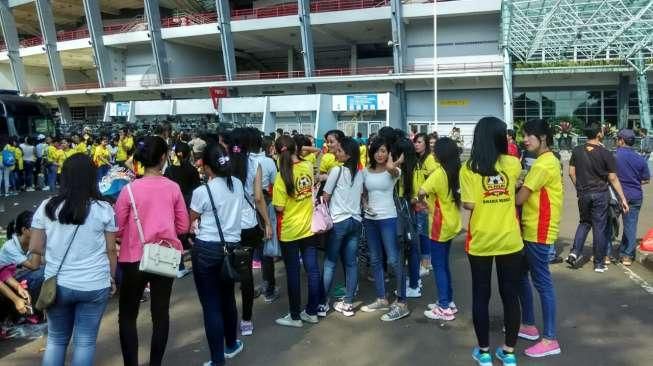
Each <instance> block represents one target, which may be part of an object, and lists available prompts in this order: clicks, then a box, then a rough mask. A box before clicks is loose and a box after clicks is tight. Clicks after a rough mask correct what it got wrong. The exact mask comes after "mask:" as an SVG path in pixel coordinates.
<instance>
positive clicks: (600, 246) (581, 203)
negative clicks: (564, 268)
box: [571, 191, 610, 266]
mask: <svg viewBox="0 0 653 366" xmlns="http://www.w3.org/2000/svg"><path fill="white" fill-rule="evenodd" d="M609 198H610V194H609V193H608V191H605V192H590V193H581V194H580V196H579V197H578V211H579V214H580V223H579V224H578V228H577V229H576V235H575V237H574V246H573V248H572V249H571V252H572V253H574V254H576V255H577V256H580V255H582V254H583V247H584V246H585V239H587V234H589V232H590V229H592V237H593V242H592V246H593V248H592V250H593V252H594V265H595V266H597V265H602V264H603V259H604V258H605V255H606V252H607V247H608V245H607V244H608V238H607V237H606V236H605V233H606V228H605V227H606V225H607V224H608V200H609Z"/></svg>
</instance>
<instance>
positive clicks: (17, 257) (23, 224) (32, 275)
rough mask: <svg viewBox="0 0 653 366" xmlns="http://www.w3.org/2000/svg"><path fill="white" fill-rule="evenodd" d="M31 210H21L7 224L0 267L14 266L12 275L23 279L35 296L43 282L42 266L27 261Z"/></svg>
mask: <svg viewBox="0 0 653 366" xmlns="http://www.w3.org/2000/svg"><path fill="white" fill-rule="evenodd" d="M33 214H34V213H33V212H32V211H23V212H21V213H20V214H18V216H16V219H14V220H13V221H11V222H10V223H9V225H7V241H6V242H5V243H4V245H3V246H2V248H1V249H0V267H6V266H9V265H14V266H16V274H15V276H14V277H16V279H18V281H23V280H25V281H26V282H27V287H28V289H29V291H30V294H31V295H32V297H34V298H36V297H37V296H38V294H39V292H40V291H41V284H42V283H43V267H42V266H34V265H32V263H31V262H30V261H29V257H30V252H29V240H30V234H31V230H30V229H31V227H32V215H33Z"/></svg>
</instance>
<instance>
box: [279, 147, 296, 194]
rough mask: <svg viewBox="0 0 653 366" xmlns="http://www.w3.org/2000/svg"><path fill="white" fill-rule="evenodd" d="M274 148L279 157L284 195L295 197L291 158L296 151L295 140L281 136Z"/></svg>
mask: <svg viewBox="0 0 653 366" xmlns="http://www.w3.org/2000/svg"><path fill="white" fill-rule="evenodd" d="M274 148H275V149H276V150H277V155H278V156H279V174H281V179H282V180H283V183H284V184H285V185H286V193H287V194H288V196H290V197H292V196H294V195H295V178H294V176H293V172H292V166H293V161H292V156H293V155H294V154H295V153H296V151H297V146H296V145H295V140H293V139H292V137H290V136H285V135H284V136H281V137H279V138H278V139H277V141H275V143H274Z"/></svg>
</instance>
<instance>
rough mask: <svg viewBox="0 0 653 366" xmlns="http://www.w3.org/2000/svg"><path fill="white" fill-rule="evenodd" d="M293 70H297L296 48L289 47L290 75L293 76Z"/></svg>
mask: <svg viewBox="0 0 653 366" xmlns="http://www.w3.org/2000/svg"><path fill="white" fill-rule="evenodd" d="M293 71H295V50H294V49H293V48H292V47H290V48H288V77H289V78H291V77H293Z"/></svg>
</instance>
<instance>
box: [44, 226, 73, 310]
mask: <svg viewBox="0 0 653 366" xmlns="http://www.w3.org/2000/svg"><path fill="white" fill-rule="evenodd" d="M77 230H79V225H77V227H75V231H74V232H73V236H72V237H71V238H70V242H69V243H68V248H66V252H65V253H64V255H63V257H62V258H61V263H59V268H57V272H55V273H54V276H52V277H50V278H48V279H47V280H45V281H43V284H42V285H41V291H40V292H39V298H38V299H37V300H36V304H35V305H34V307H36V309H37V310H40V311H44V310H45V309H47V308H49V307H50V306H51V305H52V304H54V301H55V300H56V299H57V276H58V275H59V271H61V266H63V262H64V261H65V260H66V257H67V256H68V251H69V250H70V247H71V246H72V245H73V240H75V236H76V235H77Z"/></svg>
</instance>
